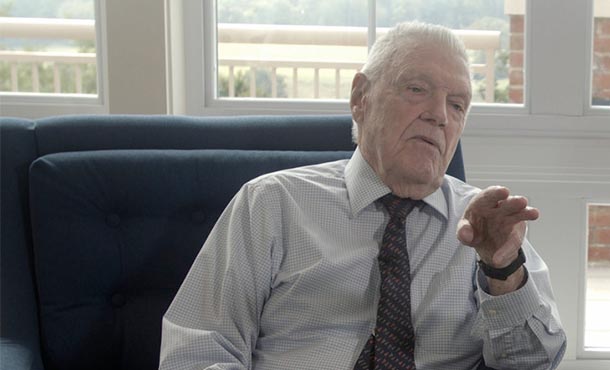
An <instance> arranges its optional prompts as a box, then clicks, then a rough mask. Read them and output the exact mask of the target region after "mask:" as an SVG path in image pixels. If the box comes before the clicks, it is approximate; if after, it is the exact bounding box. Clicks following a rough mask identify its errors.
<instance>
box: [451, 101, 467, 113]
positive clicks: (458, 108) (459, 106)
mask: <svg viewBox="0 0 610 370" xmlns="http://www.w3.org/2000/svg"><path fill="white" fill-rule="evenodd" d="M451 107H452V108H453V109H454V110H455V111H457V112H460V113H464V112H465V109H464V106H463V105H462V104H459V103H451Z"/></svg>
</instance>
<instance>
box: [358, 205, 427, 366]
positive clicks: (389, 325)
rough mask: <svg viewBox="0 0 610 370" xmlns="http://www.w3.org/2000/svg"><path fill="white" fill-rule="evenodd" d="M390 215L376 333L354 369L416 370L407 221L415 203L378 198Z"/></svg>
mask: <svg viewBox="0 0 610 370" xmlns="http://www.w3.org/2000/svg"><path fill="white" fill-rule="evenodd" d="M379 201H380V202H381V203H382V204H383V205H384V206H385V208H386V209H387V211H388V213H389V214H390V221H389V222H388V225H387V226H386V229H385V232H384V234H383V241H382V243H381V249H380V251H379V256H378V257H377V259H378V262H379V271H380V272H381V291H380V296H379V306H378V308H377V323H376V325H375V334H372V335H371V337H370V338H369V340H368V341H367V343H366V345H365V347H364V349H363V350H362V353H361V354H360V357H359V358H358V361H357V362H356V365H355V367H354V370H373V369H375V370H390V369H392V370H393V369H396V370H398V369H400V370H415V359H414V354H413V352H414V346H415V333H414V330H413V324H412V322H411V269H410V267H409V255H408V253H407V245H406V238H405V220H406V218H407V215H408V214H409V213H410V212H411V210H413V207H415V205H416V201H413V200H411V199H405V198H399V197H397V196H395V195H393V194H387V195H385V196H383V197H381V198H380V199H379Z"/></svg>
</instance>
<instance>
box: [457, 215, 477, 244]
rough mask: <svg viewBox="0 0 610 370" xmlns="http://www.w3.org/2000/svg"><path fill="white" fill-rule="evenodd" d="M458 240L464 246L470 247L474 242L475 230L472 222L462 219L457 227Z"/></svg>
mask: <svg viewBox="0 0 610 370" xmlns="http://www.w3.org/2000/svg"><path fill="white" fill-rule="evenodd" d="M457 238H458V240H459V241H460V242H461V243H462V244H464V245H470V243H472V242H473V241H474V229H473V228H472V225H471V224H470V222H469V221H468V220H467V219H465V218H462V219H461V220H460V221H459V222H458V226H457Z"/></svg>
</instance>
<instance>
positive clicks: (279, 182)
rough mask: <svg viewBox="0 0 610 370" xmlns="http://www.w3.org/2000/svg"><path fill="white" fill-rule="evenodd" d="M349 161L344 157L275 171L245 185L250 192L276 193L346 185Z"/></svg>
mask: <svg viewBox="0 0 610 370" xmlns="http://www.w3.org/2000/svg"><path fill="white" fill-rule="evenodd" d="M347 162H348V160H347V159H343V160H338V161H333V162H325V163H320V164H313V165H308V166H301V167H295V168H290V169H285V170H280V171H275V172H271V173H268V174H264V175H261V176H259V177H256V178H254V179H252V180H250V181H248V182H247V183H246V184H245V185H244V187H245V188H247V189H248V190H249V191H250V192H254V193H267V192H271V193H274V194H276V195H277V194H280V193H286V192H288V193H292V192H301V191H306V190H314V189H330V188H336V187H344V184H345V175H344V172H345V166H346V164H347Z"/></svg>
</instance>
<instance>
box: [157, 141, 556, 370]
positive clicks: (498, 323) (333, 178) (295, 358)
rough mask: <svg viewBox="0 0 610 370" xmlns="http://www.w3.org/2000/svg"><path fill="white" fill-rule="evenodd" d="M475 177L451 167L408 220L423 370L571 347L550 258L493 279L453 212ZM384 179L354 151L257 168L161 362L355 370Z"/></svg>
mask: <svg viewBox="0 0 610 370" xmlns="http://www.w3.org/2000/svg"><path fill="white" fill-rule="evenodd" d="M478 191H479V190H478V189H476V188H473V187H471V186H469V185H466V184H464V183H463V182H461V181H459V180H456V179H454V178H452V177H449V176H445V179H444V182H443V185H442V186H441V187H440V188H439V189H438V190H437V191H436V192H435V193H433V194H431V195H430V196H428V197H426V198H425V199H424V201H425V205H424V206H423V207H421V208H416V209H414V210H413V211H412V212H411V214H410V215H409V217H408V218H407V221H406V230H407V249H408V252H409V256H410V263H411V274H412V283H411V284H412V285H411V295H412V297H411V304H412V320H413V325H414V328H415V337H416V344H415V361H416V364H417V369H418V370H426V369H430V370H442V369H448V370H460V369H475V368H476V367H477V364H478V362H479V360H480V359H481V357H482V356H483V355H484V357H485V361H486V363H487V365H488V366H491V367H494V368H497V369H528V370H529V369H532V370H533V369H550V368H554V367H556V366H557V365H558V363H559V361H560V359H561V357H562V356H563V352H564V351H565V346H566V338H565V333H564V331H563V329H562V327H561V323H560V321H559V316H558V313H557V308H556V305H555V302H554V299H553V293H552V289H551V285H550V281H549V276H548V270H547V267H546V265H545V264H544V262H543V261H542V260H541V259H540V257H539V256H538V254H537V253H536V252H535V251H534V249H533V248H532V247H531V246H530V244H529V243H528V242H527V241H526V242H525V243H524V245H523V249H524V252H525V255H526V257H527V263H526V266H527V270H528V272H529V279H528V281H527V283H526V284H525V285H524V286H523V287H522V288H521V289H519V290H518V291H516V292H513V293H510V294H507V295H504V296H499V297H492V296H490V295H488V294H487V293H486V292H485V289H486V281H485V278H484V277H483V276H482V274H480V273H479V272H478V271H477V267H476V253H475V251H474V250H473V249H472V248H469V247H465V246H463V245H461V244H460V243H459V242H458V240H457V239H456V236H455V235H456V225H457V222H458V220H459V219H460V217H461V215H462V213H463V211H464V208H465V207H466V205H467V203H468V201H469V200H470V199H471V198H472V197H473V196H474V195H475V194H476V193H477V192H478ZM388 192H389V189H388V188H387V187H386V186H385V185H384V184H383V183H382V182H381V180H380V179H379V178H378V177H377V176H376V175H375V173H374V172H373V170H372V169H371V167H370V166H369V165H368V164H367V163H366V161H365V160H364V159H363V158H362V155H361V154H360V152H359V151H358V150H356V151H355V152H354V155H353V157H352V158H351V159H350V160H349V161H348V160H343V161H337V162H331V163H326V164H321V165H314V166H308V167H302V168H297V169H292V170H287V171H281V172H276V173H273V174H269V175H265V176H262V177H259V178H257V179H255V180H252V181H250V182H249V183H247V184H246V185H244V187H243V188H242V189H241V191H240V192H239V193H238V194H237V195H236V196H235V198H234V199H233V200H232V201H231V203H230V204H229V206H228V207H227V209H226V210H225V212H224V213H223V214H222V216H221V217H220V219H219V220H218V223H217V224H216V226H215V228H214V230H213V231H212V233H211V234H210V236H209V238H208V240H207V241H206V243H205V244H204V246H203V248H202V250H201V252H200V254H199V256H198V257H197V259H196V261H195V263H194V264H193V267H192V268H191V270H190V272H189V274H188V276H187V278H186V280H185V281H184V283H183V285H182V287H181V288H180V290H179V292H178V294H177V295H176V297H175V299H174V301H173V303H172V305H171V306H170V308H169V310H168V312H167V313H166V315H165V317H164V319H163V337H162V343H161V357H160V360H161V364H160V369H168V370H169V369H263V370H272V369H278V370H296V369H328V370H342V369H345V370H348V369H353V366H354V363H355V362H356V359H357V358H358V356H359V354H360V352H361V351H362V348H363V347H364V344H365V342H366V340H367V338H368V337H369V335H370V334H371V332H372V331H373V329H374V327H375V321H376V309H377V302H378V299H379V285H380V281H379V279H380V277H379V268H378V265H377V254H378V251H379V246H380V244H381V238H382V235H383V232H384V229H385V226H386V224H387V222H388V218H389V216H388V215H387V214H386V212H385V211H384V210H383V209H382V206H380V205H379V204H377V203H376V202H375V200H376V199H378V198H379V197H381V196H382V195H384V194H386V193H388Z"/></svg>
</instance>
